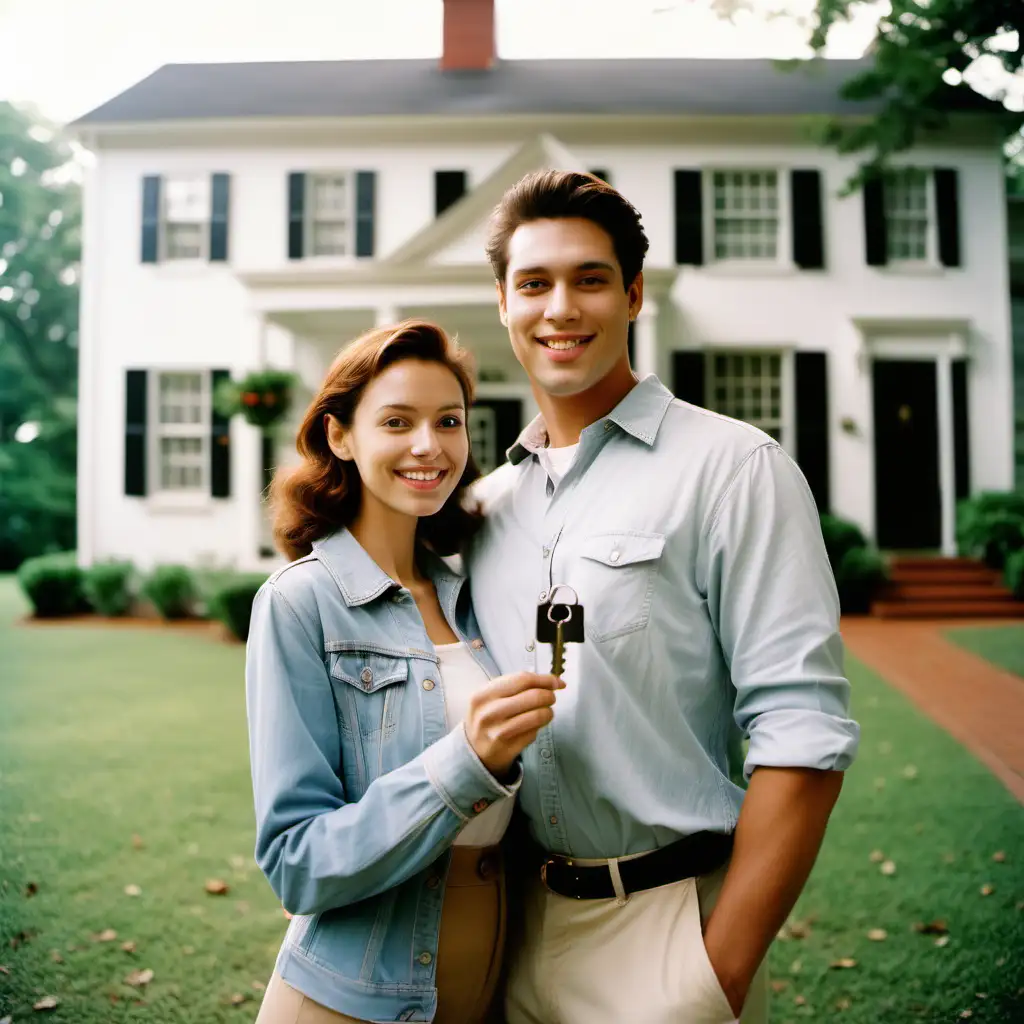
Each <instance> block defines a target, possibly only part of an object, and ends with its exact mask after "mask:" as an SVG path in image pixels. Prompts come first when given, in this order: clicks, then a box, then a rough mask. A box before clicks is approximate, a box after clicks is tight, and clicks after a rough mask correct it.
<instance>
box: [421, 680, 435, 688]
mask: <svg viewBox="0 0 1024 1024" xmlns="http://www.w3.org/2000/svg"><path fill="white" fill-rule="evenodd" d="M434 685H435V684H434V680H433V679H424V680H423V689H424V690H432V689H433V688H434Z"/></svg>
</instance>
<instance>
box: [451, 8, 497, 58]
mask: <svg viewBox="0 0 1024 1024" xmlns="http://www.w3.org/2000/svg"><path fill="white" fill-rule="evenodd" d="M496 56H497V47H496V45H495V36H494V0H444V51H443V52H442V54H441V70H442V71H487V70H488V69H489V68H491V67H493V66H494V61H495V58H496Z"/></svg>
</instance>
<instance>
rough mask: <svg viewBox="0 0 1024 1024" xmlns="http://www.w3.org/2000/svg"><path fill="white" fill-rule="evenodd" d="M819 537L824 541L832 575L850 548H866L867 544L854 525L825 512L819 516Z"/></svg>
mask: <svg viewBox="0 0 1024 1024" xmlns="http://www.w3.org/2000/svg"><path fill="white" fill-rule="evenodd" d="M821 535H822V537H823V538H824V540H825V550H826V551H827V552H828V564H829V565H831V566H832V572H833V574H834V573H836V572H837V571H838V569H839V565H840V564H841V563H842V561H843V556H844V555H845V554H846V552H847V551H850V550H851V549H852V548H863V547H866V546H867V543H868V542H867V538H866V537H865V536H864V534H863V532H862V531H861V528H860V527H859V526H858V525H857V524H856V523H851V522H849V521H848V520H846V519H840V518H839V517H838V516H833V515H829V514H828V513H827V512H826V513H823V514H822V516H821Z"/></svg>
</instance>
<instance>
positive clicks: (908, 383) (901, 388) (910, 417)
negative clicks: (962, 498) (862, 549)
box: [872, 359, 942, 550]
mask: <svg viewBox="0 0 1024 1024" xmlns="http://www.w3.org/2000/svg"><path fill="white" fill-rule="evenodd" d="M872 376H873V379H874V391H875V401H874V407H875V409H874V411H875V531H876V534H877V541H878V546H879V547H880V548H885V549H888V550H930V549H932V548H938V547H940V546H941V544H942V502H941V496H940V493H939V415H938V407H937V403H936V395H935V390H936V388H935V363H934V362H918V361H911V360H900V359H883V360H877V361H876V362H875V363H874V367H873V375H872Z"/></svg>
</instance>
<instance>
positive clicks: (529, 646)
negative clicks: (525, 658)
mask: <svg viewBox="0 0 1024 1024" xmlns="http://www.w3.org/2000/svg"><path fill="white" fill-rule="evenodd" d="M533 648H534V643H533V641H532V640H531V641H530V642H529V643H528V644H527V645H526V649H527V650H528V651H532V650H533Z"/></svg>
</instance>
